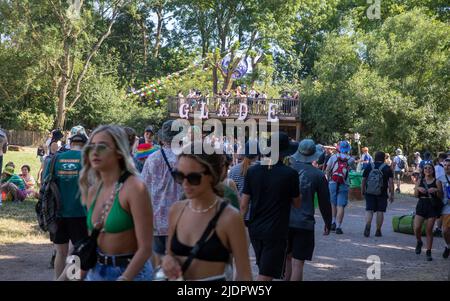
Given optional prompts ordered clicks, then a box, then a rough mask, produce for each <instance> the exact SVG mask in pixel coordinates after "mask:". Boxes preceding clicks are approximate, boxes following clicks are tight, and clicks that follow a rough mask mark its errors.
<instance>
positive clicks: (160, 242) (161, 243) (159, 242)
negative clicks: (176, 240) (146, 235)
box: [153, 235, 167, 256]
mask: <svg viewBox="0 0 450 301" xmlns="http://www.w3.org/2000/svg"><path fill="white" fill-rule="evenodd" d="M166 242H167V236H165V235H155V236H153V252H155V253H156V254H158V255H161V256H163V255H165V254H166Z"/></svg>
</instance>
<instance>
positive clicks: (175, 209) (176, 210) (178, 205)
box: [169, 200, 188, 219]
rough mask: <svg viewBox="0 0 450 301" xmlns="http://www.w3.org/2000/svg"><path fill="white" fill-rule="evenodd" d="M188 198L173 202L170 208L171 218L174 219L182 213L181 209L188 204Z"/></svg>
mask: <svg viewBox="0 0 450 301" xmlns="http://www.w3.org/2000/svg"><path fill="white" fill-rule="evenodd" d="M187 202H188V201H187V200H182V201H178V202H175V203H173V204H172V206H170V209H169V219H174V218H175V217H177V216H179V215H180V212H181V210H183V208H184V207H185V206H186V204H187Z"/></svg>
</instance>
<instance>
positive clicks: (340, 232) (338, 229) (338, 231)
mask: <svg viewBox="0 0 450 301" xmlns="http://www.w3.org/2000/svg"><path fill="white" fill-rule="evenodd" d="M336 234H344V232H342V229H341V228H336Z"/></svg>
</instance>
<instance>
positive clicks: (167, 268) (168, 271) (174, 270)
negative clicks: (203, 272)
mask: <svg viewBox="0 0 450 301" xmlns="http://www.w3.org/2000/svg"><path fill="white" fill-rule="evenodd" d="M182 206H185V204H184V202H183V201H181V202H176V203H174V204H173V205H172V206H171V207H170V209H169V234H168V236H167V245H166V255H165V256H164V257H163V258H162V262H161V267H162V268H163V270H164V274H165V275H166V276H167V277H168V278H169V279H178V278H180V277H181V276H182V275H183V272H182V271H181V265H180V263H179V262H178V260H177V259H176V258H175V256H174V254H173V252H172V250H171V248H170V242H171V241H172V236H173V233H174V231H175V226H176V221H177V219H178V216H179V215H180V213H179V211H180V210H181V208H182Z"/></svg>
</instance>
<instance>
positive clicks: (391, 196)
mask: <svg viewBox="0 0 450 301" xmlns="http://www.w3.org/2000/svg"><path fill="white" fill-rule="evenodd" d="M388 193H389V202H391V203H392V202H393V201H394V178H393V177H390V178H389V179H388Z"/></svg>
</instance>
